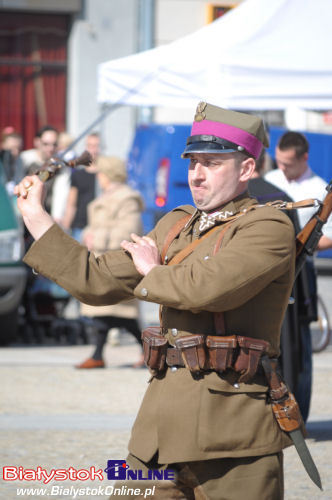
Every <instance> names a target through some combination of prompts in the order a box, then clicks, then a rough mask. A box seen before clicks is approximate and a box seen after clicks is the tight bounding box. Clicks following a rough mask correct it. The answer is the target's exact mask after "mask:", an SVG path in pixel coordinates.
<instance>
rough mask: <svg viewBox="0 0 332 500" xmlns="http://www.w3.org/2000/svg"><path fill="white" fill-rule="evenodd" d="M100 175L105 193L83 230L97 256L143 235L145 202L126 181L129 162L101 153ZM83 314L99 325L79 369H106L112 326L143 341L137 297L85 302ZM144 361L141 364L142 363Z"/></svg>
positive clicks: (92, 207) (85, 241)
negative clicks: (117, 301) (89, 354)
mask: <svg viewBox="0 0 332 500" xmlns="http://www.w3.org/2000/svg"><path fill="white" fill-rule="evenodd" d="M96 166H97V178H98V182H99V184H100V188H101V191H102V194H101V195H100V196H99V197H98V198H96V199H95V200H94V201H92V202H91V203H89V205H88V226H87V227H86V228H85V229H84V231H83V244H84V245H86V246H87V247H88V249H89V250H90V251H91V252H93V253H94V254H95V255H96V256H98V255H101V254H102V253H104V252H105V251H107V250H116V249H120V248H121V247H120V243H121V242H122V241H123V240H125V239H128V238H130V234H131V233H136V234H139V235H141V234H142V219H141V212H142V210H143V201H142V198H141V196H140V194H139V193H138V191H134V190H133V189H132V188H130V187H129V186H128V185H127V184H126V179H127V175H126V167H125V163H124V162H123V161H122V160H120V159H119V158H116V157H106V156H100V157H99V158H98V160H97V165H96ZM81 315H82V316H88V317H91V318H93V323H94V325H95V326H96V327H97V342H96V349H95V352H94V354H93V355H92V357H91V358H88V359H87V360H85V361H84V362H83V363H81V364H80V365H78V366H77V368H103V367H104V366H105V363H104V360H103V356H102V353H103V347H104V345H105V342H106V339H107V332H108V330H109V329H110V328H113V327H120V328H125V329H126V330H128V331H129V332H130V333H132V334H133V335H134V336H135V338H136V340H137V341H138V342H139V343H140V344H141V332H140V328H139V325H138V322H137V316H138V301H137V299H133V300H129V301H126V302H121V303H120V304H115V305H111V306H88V305H86V304H82V305H81ZM140 364H143V360H142V363H140V362H139V363H138V364H137V365H138V366H139V365H140Z"/></svg>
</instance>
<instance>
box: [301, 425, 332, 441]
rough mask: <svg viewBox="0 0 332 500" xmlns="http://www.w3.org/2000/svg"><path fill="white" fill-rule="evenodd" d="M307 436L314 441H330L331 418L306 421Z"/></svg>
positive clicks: (331, 434) (331, 438)
mask: <svg viewBox="0 0 332 500" xmlns="http://www.w3.org/2000/svg"><path fill="white" fill-rule="evenodd" d="M306 429H307V431H308V438H309V439H314V440H315V441H332V420H321V421H320V420H317V421H315V422H307V424H306Z"/></svg>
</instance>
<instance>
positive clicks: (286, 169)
mask: <svg viewBox="0 0 332 500" xmlns="http://www.w3.org/2000/svg"><path fill="white" fill-rule="evenodd" d="M307 160H308V153H305V154H304V155H302V156H300V157H297V156H296V151H295V149H286V150H285V151H281V150H280V149H279V148H278V147H277V148H276V162H277V166H278V168H279V169H280V170H281V171H282V172H283V174H284V176H285V177H286V179H287V180H288V181H294V180H296V179H298V178H299V177H301V175H303V174H304V172H305V171H306V169H307V167H308V164H307Z"/></svg>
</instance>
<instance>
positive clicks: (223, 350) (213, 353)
mask: <svg viewBox="0 0 332 500" xmlns="http://www.w3.org/2000/svg"><path fill="white" fill-rule="evenodd" d="M206 345H207V348H208V360H209V365H210V368H212V370H215V371H216V372H224V371H225V370H227V368H231V367H232V364H233V359H234V354H235V350H236V347H237V341H236V335H230V336H228V337H221V336H212V335H208V336H207V337H206Z"/></svg>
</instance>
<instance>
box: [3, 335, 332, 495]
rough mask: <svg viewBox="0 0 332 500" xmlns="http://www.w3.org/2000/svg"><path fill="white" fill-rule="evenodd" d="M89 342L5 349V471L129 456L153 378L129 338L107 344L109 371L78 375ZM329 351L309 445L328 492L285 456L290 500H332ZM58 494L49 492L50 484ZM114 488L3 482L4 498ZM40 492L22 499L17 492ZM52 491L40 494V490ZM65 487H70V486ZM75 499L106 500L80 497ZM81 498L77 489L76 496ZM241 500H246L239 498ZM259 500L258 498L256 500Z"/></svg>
mask: <svg viewBox="0 0 332 500" xmlns="http://www.w3.org/2000/svg"><path fill="white" fill-rule="evenodd" d="M91 351H92V346H89V345H76V346H67V345H53V346H52V345H45V346H15V347H8V348H1V349H0V377H1V381H2V384H1V387H0V401H1V406H0V440H1V448H0V449H1V451H0V454H1V462H2V465H3V466H16V467H20V466H21V467H23V468H24V469H28V468H31V469H35V468H36V467H37V466H38V465H39V466H41V467H43V468H44V469H46V470H47V471H50V470H51V469H53V468H55V469H59V468H62V469H68V468H69V467H73V468H75V469H77V470H78V469H90V467H91V466H95V467H96V469H104V468H105V467H106V463H107V460H108V459H122V458H125V457H126V454H127V443H128V439H129V435H130V427H131V425H132V422H133V420H134V417H135V414H136V412H137V409H138V407H139V404H140V401H141V399H142V396H143V394H144V391H145V388H146V386H147V381H148V378H149V375H148V372H147V370H146V369H134V368H132V364H133V363H134V362H135V361H136V360H137V359H138V356H139V354H140V350H139V347H138V346H137V344H136V343H135V342H134V340H133V339H132V337H130V336H129V335H124V336H123V337H122V339H121V345H120V346H118V347H112V346H110V345H109V344H108V345H107V346H106V352H105V357H106V361H107V368H106V369H104V370H92V371H80V370H76V369H75V368H74V365H75V364H77V363H78V362H80V361H82V360H83V359H84V358H85V357H87V356H89V355H90V354H91ZM331 387H332V346H330V347H329V348H328V349H327V350H326V351H324V352H322V353H319V354H315V355H314V386H313V398H312V410H311V413H310V418H309V423H308V425H307V429H308V434H309V437H308V440H307V443H308V446H309V448H310V450H311V452H312V455H313V457H314V458H315V461H316V463H317V466H318V468H319V471H320V474H321V477H322V482H323V486H324V491H323V492H320V491H319V490H318V488H316V487H315V486H314V485H313V484H312V483H311V481H310V479H309V478H308V476H307V475H306V472H305V471H304V468H303V466H302V464H301V462H300V460H299V458H298V456H297V454H296V452H295V450H294V448H293V447H292V448H289V449H287V450H286V451H285V470H286V473H285V489H286V495H285V499H286V500H306V499H310V500H316V499H317V500H331V499H332V474H331V472H332V469H331V459H332V398H331ZM54 485H57V486H58V487H59V489H58V490H57V491H55V490H53V493H54V494H53V495H52V496H51V495H50V493H51V491H52V489H51V488H52V486H54ZM73 486H74V487H75V488H83V487H84V488H85V487H91V488H97V487H99V486H103V487H108V488H109V487H110V482H108V481H106V480H104V481H103V482H99V481H94V482H92V481H84V482H83V481H76V482H73V481H64V482H55V481H52V482H51V483H50V484H49V485H46V486H45V485H43V484H42V483H41V482H36V481H29V482H28V481H22V482H18V481H13V482H6V481H3V480H1V484H0V499H4V500H12V499H16V498H47V497H48V498H54V499H71V498H74V493H75V491H74V490H71V491H70V489H69V488H71V487H73ZM18 487H22V488H26V487H34V488H38V490H39V493H37V492H35V494H34V495H32V496H31V495H29V496H28V495H27V493H25V494H23V495H18V491H17V488H18ZM42 487H43V488H47V491H45V492H44V493H42V491H41V489H40V488H42ZM66 488H67V489H66ZM82 493H83V491H81V494H80V496H77V498H82V499H87V500H91V499H93V498H107V495H106V494H105V492H104V494H98V493H97V492H96V491H95V492H94V494H93V495H87V494H82ZM76 494H78V491H76ZM239 500H242V499H239ZM257 500H259V499H257Z"/></svg>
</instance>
